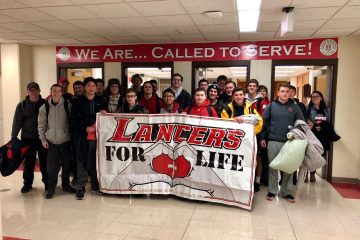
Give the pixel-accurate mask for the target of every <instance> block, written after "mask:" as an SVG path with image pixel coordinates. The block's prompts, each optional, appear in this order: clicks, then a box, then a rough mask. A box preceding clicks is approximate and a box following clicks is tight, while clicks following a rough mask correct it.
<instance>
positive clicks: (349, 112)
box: [333, 37, 360, 179]
mask: <svg viewBox="0 0 360 240" xmlns="http://www.w3.org/2000/svg"><path fill="white" fill-rule="evenodd" d="M359 47H360V37H346V38H340V39H339V66H338V78H337V88H336V106H335V107H336V111H335V130H336V131H337V133H338V134H339V135H340V136H341V140H340V141H338V142H336V143H335V144H334V155H333V157H334V160H333V177H343V178H357V179H360V124H359V123H358V120H359V119H360V107H359V106H358V101H357V100H356V96H358V94H359V89H360V81H359V76H360V74H359V63H360V49H359Z"/></svg>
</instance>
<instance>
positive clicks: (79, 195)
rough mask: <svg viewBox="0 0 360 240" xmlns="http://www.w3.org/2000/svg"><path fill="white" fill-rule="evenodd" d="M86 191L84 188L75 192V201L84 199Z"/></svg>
mask: <svg viewBox="0 0 360 240" xmlns="http://www.w3.org/2000/svg"><path fill="white" fill-rule="evenodd" d="M85 194H86V191H85V187H81V188H80V189H79V190H78V191H77V192H76V199H77V200H83V199H84V197H85Z"/></svg>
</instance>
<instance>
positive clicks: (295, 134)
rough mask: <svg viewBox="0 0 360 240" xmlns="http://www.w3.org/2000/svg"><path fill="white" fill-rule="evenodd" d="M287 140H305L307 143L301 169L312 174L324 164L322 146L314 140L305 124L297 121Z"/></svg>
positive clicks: (314, 137)
mask: <svg viewBox="0 0 360 240" xmlns="http://www.w3.org/2000/svg"><path fill="white" fill-rule="evenodd" d="M288 138H294V139H305V140H307V141H308V145H307V147H306V150H305V157H304V161H303V164H302V165H301V168H305V169H307V170H308V171H310V172H312V171H315V170H316V169H318V168H321V167H322V166H324V165H325V164H326V160H325V159H324V158H323V157H322V156H321V155H322V153H323V152H324V149H323V147H322V144H321V142H320V141H319V140H318V139H317V138H316V136H315V135H314V133H313V132H312V131H311V129H310V127H309V126H308V125H307V124H306V122H304V121H302V120H297V121H296V122H295V124H294V128H293V129H291V130H290V132H289V133H288Z"/></svg>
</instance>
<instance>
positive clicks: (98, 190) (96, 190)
mask: <svg viewBox="0 0 360 240" xmlns="http://www.w3.org/2000/svg"><path fill="white" fill-rule="evenodd" d="M91 192H92V193H94V194H97V195H104V193H103V192H102V191H100V189H91Z"/></svg>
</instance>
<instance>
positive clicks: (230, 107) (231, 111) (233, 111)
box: [221, 101, 263, 134]
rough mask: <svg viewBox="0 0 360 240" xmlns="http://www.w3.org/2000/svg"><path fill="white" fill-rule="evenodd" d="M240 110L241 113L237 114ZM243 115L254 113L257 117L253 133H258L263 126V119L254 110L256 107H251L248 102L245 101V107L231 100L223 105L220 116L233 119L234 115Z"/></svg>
mask: <svg viewBox="0 0 360 240" xmlns="http://www.w3.org/2000/svg"><path fill="white" fill-rule="evenodd" d="M234 106H235V107H234ZM240 108H242V109H240ZM238 109H239V110H238ZM240 110H241V112H242V114H239V111H240ZM243 115H255V116H254V117H255V118H256V119H257V121H256V123H255V134H258V133H260V132H261V129H262V126H263V120H262V118H261V116H260V115H259V113H258V112H257V111H256V109H254V108H252V107H251V105H250V103H249V102H245V107H244V106H236V104H235V103H234V101H232V102H230V103H229V104H227V105H226V106H224V109H223V110H222V112H221V118H225V119H229V118H230V119H234V118H235V117H239V116H243Z"/></svg>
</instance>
